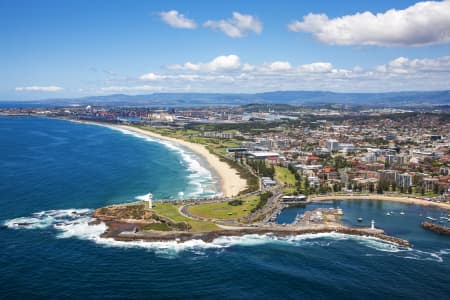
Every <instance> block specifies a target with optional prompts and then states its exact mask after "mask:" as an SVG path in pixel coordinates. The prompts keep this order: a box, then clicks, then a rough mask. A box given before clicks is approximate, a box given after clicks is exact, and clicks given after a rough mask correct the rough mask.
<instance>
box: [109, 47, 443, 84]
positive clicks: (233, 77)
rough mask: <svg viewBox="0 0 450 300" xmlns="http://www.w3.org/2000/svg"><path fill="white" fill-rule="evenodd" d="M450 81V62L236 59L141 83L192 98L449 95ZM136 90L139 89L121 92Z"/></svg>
mask: <svg viewBox="0 0 450 300" xmlns="http://www.w3.org/2000/svg"><path fill="white" fill-rule="evenodd" d="M448 78H450V56H443V57H437V58H406V57H398V58H395V59H393V60H391V61H388V62H386V64H383V65H379V66H373V67H365V68H362V67H360V66H353V67H348V68H342V67H337V66H334V65H333V64H332V63H331V62H326V61H325V62H320V61H319V62H312V63H307V64H300V65H295V64H293V63H292V62H289V61H285V60H275V61H271V62H270V61H269V62H265V63H261V64H249V63H245V62H242V60H241V58H239V57H238V56H237V55H234V54H231V55H224V56H218V57H216V58H214V59H212V60H211V61H209V62H204V63H191V62H188V63H184V64H179V65H172V66H169V67H168V69H167V70H166V71H165V72H162V73H161V74H156V73H148V74H144V75H142V76H140V77H139V79H140V80H143V81H150V82H155V81H157V82H158V85H159V86H161V88H157V89H155V90H158V89H163V90H165V91H185V90H188V91H191V92H259V91H270V90H302V89H303V90H332V91H358V92H364V91H366V92H367V91H395V90H397V91H399V90H432V89H434V90H437V89H442V90H444V89H450V81H449V80H448ZM132 90H136V88H135V87H134V88H129V87H127V88H121V89H120V91H122V92H126V91H132ZM148 90H150V91H151V90H154V87H152V88H151V89H148ZM116 91H117V88H116Z"/></svg>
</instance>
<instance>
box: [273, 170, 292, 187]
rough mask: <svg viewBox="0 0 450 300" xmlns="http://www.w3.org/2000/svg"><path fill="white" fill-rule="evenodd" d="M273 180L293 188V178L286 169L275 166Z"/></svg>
mask: <svg viewBox="0 0 450 300" xmlns="http://www.w3.org/2000/svg"><path fill="white" fill-rule="evenodd" d="M275 178H276V179H278V180H279V181H281V182H282V183H284V184H285V185H288V186H295V176H294V174H292V173H291V171H289V169H288V168H284V167H280V166H275Z"/></svg>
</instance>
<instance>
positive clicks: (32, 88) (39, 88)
mask: <svg viewBox="0 0 450 300" xmlns="http://www.w3.org/2000/svg"><path fill="white" fill-rule="evenodd" d="M63 89H64V88H62V87H60V86H54V85H48V86H37V85H33V86H18V87H16V91H19V92H23V91H33V92H59V91H62V90H63Z"/></svg>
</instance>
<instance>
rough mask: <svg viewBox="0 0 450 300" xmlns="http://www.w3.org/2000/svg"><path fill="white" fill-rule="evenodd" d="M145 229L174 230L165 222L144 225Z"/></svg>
mask: <svg viewBox="0 0 450 300" xmlns="http://www.w3.org/2000/svg"><path fill="white" fill-rule="evenodd" d="M142 229H143V230H157V231H170V230H172V229H171V228H170V227H169V226H168V225H167V224H165V223H153V224H148V225H145V226H144V227H142Z"/></svg>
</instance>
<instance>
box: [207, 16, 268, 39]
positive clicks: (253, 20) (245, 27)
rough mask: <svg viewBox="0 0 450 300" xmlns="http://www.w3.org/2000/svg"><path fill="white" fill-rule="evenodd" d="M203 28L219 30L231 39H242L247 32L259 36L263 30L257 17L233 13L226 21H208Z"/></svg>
mask: <svg viewBox="0 0 450 300" xmlns="http://www.w3.org/2000/svg"><path fill="white" fill-rule="evenodd" d="M203 26H205V27H208V28H211V29H213V30H220V31H222V32H223V33H225V34H226V35H228V36H229V37H232V38H241V37H244V36H246V35H247V34H248V33H249V32H254V33H256V34H260V33H261V32H262V30H263V25H262V23H261V21H260V20H259V19H258V18H257V17H255V16H252V15H244V14H240V13H238V12H233V14H232V17H231V18H230V19H227V20H217V21H213V20H208V21H206V22H205V23H204V24H203Z"/></svg>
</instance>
